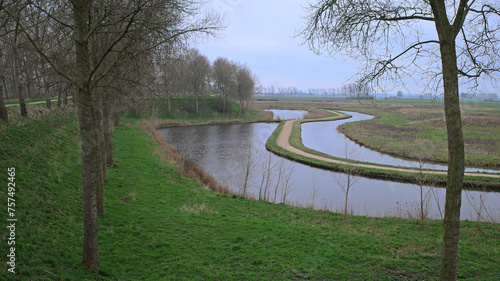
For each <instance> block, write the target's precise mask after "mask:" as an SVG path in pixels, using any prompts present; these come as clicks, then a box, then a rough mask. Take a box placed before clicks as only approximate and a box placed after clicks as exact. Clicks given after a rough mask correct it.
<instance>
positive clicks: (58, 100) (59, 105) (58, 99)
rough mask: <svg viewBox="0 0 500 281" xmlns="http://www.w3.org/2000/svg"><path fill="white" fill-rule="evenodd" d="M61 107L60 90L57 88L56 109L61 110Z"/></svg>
mask: <svg viewBox="0 0 500 281" xmlns="http://www.w3.org/2000/svg"><path fill="white" fill-rule="evenodd" d="M58 88H59V87H58ZM61 106H62V90H61V89H60V88H59V89H57V108H61Z"/></svg>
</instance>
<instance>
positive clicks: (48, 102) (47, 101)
mask: <svg viewBox="0 0 500 281" xmlns="http://www.w3.org/2000/svg"><path fill="white" fill-rule="evenodd" d="M45 106H47V108H48V109H52V99H51V98H50V91H49V89H48V88H46V89H45Z"/></svg>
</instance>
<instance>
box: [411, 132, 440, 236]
mask: <svg viewBox="0 0 500 281" xmlns="http://www.w3.org/2000/svg"><path fill="white" fill-rule="evenodd" d="M428 147H429V146H428V144H427V142H426V141H425V140H424V139H423V138H422V137H420V136H419V137H417V139H416V140H415V143H414V146H413V155H415V156H416V158H417V159H416V160H417V163H418V167H417V169H418V173H417V174H415V175H414V177H415V181H416V183H417V185H418V188H419V194H420V215H419V217H420V226H421V227H422V228H424V227H425V219H426V217H427V211H428V208H427V205H428V202H429V199H430V195H431V194H430V193H431V192H433V190H432V189H433V187H432V185H433V184H435V182H433V179H432V176H431V175H430V174H428V173H426V172H425V168H426V163H425V161H427V160H428V159H431V158H432V153H433V152H432V151H430V150H429V149H428ZM426 185H428V186H429V189H428V190H427V191H425V186H426ZM437 203H439V202H437ZM438 208H439V206H438Z"/></svg>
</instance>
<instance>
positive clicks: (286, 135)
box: [276, 112, 500, 178]
mask: <svg viewBox="0 0 500 281" xmlns="http://www.w3.org/2000/svg"><path fill="white" fill-rule="evenodd" d="M333 113H336V114H337V115H338V116H339V117H342V116H346V115H345V114H342V113H339V112H333ZM328 119H331V117H327V118H320V119H316V120H315V121H322V120H328ZM297 121H298V120H288V121H285V124H284V126H283V129H282V130H281V133H280V135H279V136H278V139H277V140H276V144H277V145H278V146H279V147H281V148H283V149H285V150H287V151H289V152H292V153H295V154H298V155H302V156H305V157H308V158H312V159H317V160H320V161H324V162H328V163H336V164H342V165H348V166H354V167H363V168H375V169H379V170H385V171H395V172H408V173H419V172H420V171H419V170H416V169H411V168H408V169H403V168H396V167H386V166H379V165H377V164H356V163H350V162H346V161H342V160H336V159H331V158H327V157H323V156H319V155H315V154H312V153H309V152H306V151H303V150H300V149H298V148H296V147H293V146H292V145H290V137H291V135H292V128H293V124H294V123H295V122H297ZM426 173H427V174H436V175H446V174H447V172H446V171H426ZM465 175H466V176H471V177H478V176H480V177H489V178H500V175H498V174H483V173H465Z"/></svg>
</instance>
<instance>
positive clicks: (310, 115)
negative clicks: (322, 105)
mask: <svg viewBox="0 0 500 281" xmlns="http://www.w3.org/2000/svg"><path fill="white" fill-rule="evenodd" d="M328 116H330V113H329V112H327V111H325V110H321V109H317V108H315V107H310V108H308V109H307V113H306V114H305V115H304V119H316V118H323V117H328Z"/></svg>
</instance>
